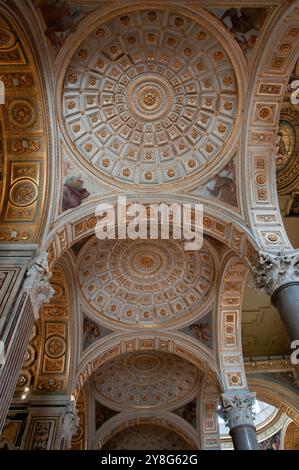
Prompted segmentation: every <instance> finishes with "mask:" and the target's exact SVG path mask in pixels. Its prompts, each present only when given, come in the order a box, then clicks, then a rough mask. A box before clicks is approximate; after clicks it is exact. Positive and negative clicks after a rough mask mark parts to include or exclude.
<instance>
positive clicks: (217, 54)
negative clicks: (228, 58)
mask: <svg viewBox="0 0 299 470" xmlns="http://www.w3.org/2000/svg"><path fill="white" fill-rule="evenodd" d="M214 59H215V60H216V61H217V62H220V61H221V60H222V59H223V53H222V52H221V51H216V52H215V54H214Z"/></svg>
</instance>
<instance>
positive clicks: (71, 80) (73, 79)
mask: <svg viewBox="0 0 299 470" xmlns="http://www.w3.org/2000/svg"><path fill="white" fill-rule="evenodd" d="M77 80H78V77H77V75H76V74H74V73H70V74H69V76H68V82H69V83H72V84H74V83H76V82H77Z"/></svg>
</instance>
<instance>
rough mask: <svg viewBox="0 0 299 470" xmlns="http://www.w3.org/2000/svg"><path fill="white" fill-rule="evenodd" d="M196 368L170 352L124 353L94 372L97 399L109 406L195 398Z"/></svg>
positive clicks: (169, 404)
mask: <svg viewBox="0 0 299 470" xmlns="http://www.w3.org/2000/svg"><path fill="white" fill-rule="evenodd" d="M199 379H200V371H199V369H198V368H197V367H196V366H195V365H193V364H191V363H190V362H188V361H186V360H185V359H183V358H181V357H179V356H176V355H174V354H169V353H160V352H156V351H150V352H148V351H145V352H138V353H128V354H123V355H121V356H119V357H117V358H115V359H111V360H109V361H107V362H106V363H105V364H103V365H102V366H101V367H100V368H99V369H98V370H97V371H96V372H95V373H94V375H93V385H94V388H95V395H96V398H97V399H98V400H100V401H102V402H103V403H104V404H106V405H108V406H109V407H110V408H114V407H116V409H122V408H125V409H127V408H142V407H163V409H165V407H168V408H169V409H173V408H175V407H177V406H178V405H179V404H182V402H183V403H186V402H188V401H190V400H192V399H193V398H194V395H195V394H196V392H197V391H198V387H199Z"/></svg>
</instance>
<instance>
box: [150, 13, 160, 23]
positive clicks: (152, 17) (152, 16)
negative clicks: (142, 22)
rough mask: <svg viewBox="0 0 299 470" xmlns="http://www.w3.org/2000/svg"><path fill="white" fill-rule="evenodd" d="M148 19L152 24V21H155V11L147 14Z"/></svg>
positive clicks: (156, 16)
mask: <svg viewBox="0 0 299 470" xmlns="http://www.w3.org/2000/svg"><path fill="white" fill-rule="evenodd" d="M148 18H149V20H150V21H152V22H154V21H156V20H157V18H158V15H157V13H156V12H155V11H150V12H149V13H148Z"/></svg>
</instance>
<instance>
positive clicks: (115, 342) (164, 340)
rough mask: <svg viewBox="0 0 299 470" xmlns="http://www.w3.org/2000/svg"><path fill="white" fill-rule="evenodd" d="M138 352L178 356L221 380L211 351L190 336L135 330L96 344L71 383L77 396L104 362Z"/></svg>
mask: <svg viewBox="0 0 299 470" xmlns="http://www.w3.org/2000/svg"><path fill="white" fill-rule="evenodd" d="M137 351H160V352H168V353H171V354H177V355H178V356H180V357H182V358H184V359H186V360H187V361H189V362H191V363H192V364H194V365H196V366H197V367H199V368H200V369H203V368H204V366H205V364H207V365H208V366H209V368H210V369H211V370H212V371H213V372H214V373H215V375H216V377H217V379H218V380H219V377H220V375H219V370H218V368H217V366H215V361H214V357H213V354H212V352H211V351H210V350H209V349H208V348H207V347H205V346H204V345H203V344H201V343H199V342H198V341H196V340H194V339H193V338H190V336H187V335H185V334H184V333H174V332H161V331H150V332H147V331H146V332H143V331H140V332H139V331H134V330H132V331H131V332H128V333H112V334H110V335H108V336H105V337H104V338H103V339H100V340H98V341H96V342H95V343H93V345H92V346H91V347H90V348H89V349H88V351H87V352H86V354H85V355H83V358H82V359H81V361H80V363H79V365H78V368H77V373H76V377H75V380H74V382H73V384H72V390H73V391H74V392H73V393H74V395H75V397H78V395H79V392H80V390H81V389H82V387H83V385H84V383H85V382H86V380H87V379H88V377H90V376H91V375H92V374H93V372H94V371H95V370H96V369H97V368H98V367H100V366H101V365H102V364H103V363H104V362H106V361H108V360H109V359H111V358H114V357H117V356H119V355H120V354H125V353H129V352H137Z"/></svg>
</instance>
